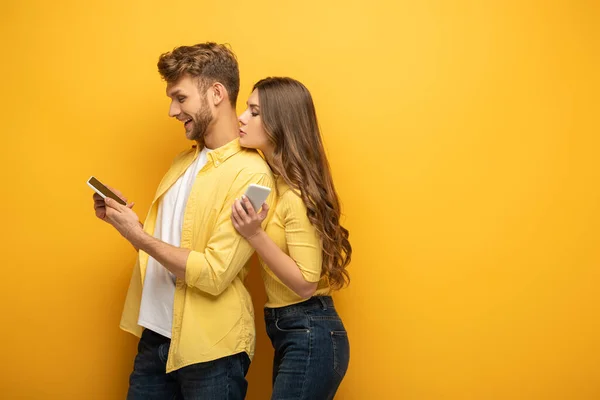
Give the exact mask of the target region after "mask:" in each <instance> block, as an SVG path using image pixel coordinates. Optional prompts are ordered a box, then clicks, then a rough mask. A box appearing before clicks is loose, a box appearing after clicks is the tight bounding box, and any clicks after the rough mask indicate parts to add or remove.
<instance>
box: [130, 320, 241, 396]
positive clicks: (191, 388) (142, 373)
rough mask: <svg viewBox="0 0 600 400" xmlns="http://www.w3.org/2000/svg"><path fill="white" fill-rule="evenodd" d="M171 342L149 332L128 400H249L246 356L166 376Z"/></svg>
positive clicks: (137, 360) (140, 348)
mask: <svg viewBox="0 0 600 400" xmlns="http://www.w3.org/2000/svg"><path fill="white" fill-rule="evenodd" d="M170 344H171V340H170V339H169V338H166V337H164V336H162V335H159V334H158V333H156V332H153V331H151V330H150V329H145V330H144V332H143V333H142V338H141V339H140V343H139V344H138V354H137V356H136V357H135V362H134V365H133V372H132V373H131V376H130V377H129V392H128V393H127V400H175V399H177V400H179V399H185V400H188V399H202V400H242V399H244V397H246V389H247V388H248V382H247V381H246V373H247V372H248V367H250V359H249V358H248V355H247V354H246V353H239V354H234V355H232V356H229V357H224V358H219V359H218V360H214V361H209V362H204V363H199V364H192V365H189V366H187V367H183V368H181V369H178V370H176V371H173V372H171V373H168V374H167V373H166V372H165V370H166V365H167V355H168V354H169V346H170Z"/></svg>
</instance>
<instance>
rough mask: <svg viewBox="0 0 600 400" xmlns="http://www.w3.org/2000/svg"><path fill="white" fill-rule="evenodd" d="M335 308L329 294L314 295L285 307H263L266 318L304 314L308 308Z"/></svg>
mask: <svg viewBox="0 0 600 400" xmlns="http://www.w3.org/2000/svg"><path fill="white" fill-rule="evenodd" d="M328 308H331V309H335V307H334V305H333V299H332V298H331V296H314V297H311V298H310V299H308V300H306V301H303V302H302V303H297V304H292V305H289V306H285V307H277V308H267V307H265V317H266V318H281V317H284V316H290V315H295V314H304V312H305V311H310V310H327V309H328Z"/></svg>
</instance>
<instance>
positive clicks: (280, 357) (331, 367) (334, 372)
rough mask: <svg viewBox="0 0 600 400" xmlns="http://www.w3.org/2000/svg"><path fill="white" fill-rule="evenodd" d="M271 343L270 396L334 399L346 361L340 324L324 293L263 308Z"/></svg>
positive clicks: (346, 347)
mask: <svg viewBox="0 0 600 400" xmlns="http://www.w3.org/2000/svg"><path fill="white" fill-rule="evenodd" d="M265 322H266V324H267V334H268V335H269V338H270V339H271V343H272V344H273V348H274V349H275V359H274V360H273V395H272V397H271V399H272V400H284V399H285V400H328V399H333V397H334V396H335V392H336V391H337V389H338V387H339V385H340V383H341V382H342V378H343V377H344V375H345V374H346V370H347V369H348V362H349V361H350V344H349V342H348V334H347V333H346V329H345V328H344V324H343V323H342V320H341V319H340V317H339V315H338V314H337V312H336V311H335V308H334V306H333V299H332V298H331V297H329V296H316V297H313V298H311V299H309V300H307V301H305V302H302V303H299V304H293V305H291V306H286V307H280V308H265Z"/></svg>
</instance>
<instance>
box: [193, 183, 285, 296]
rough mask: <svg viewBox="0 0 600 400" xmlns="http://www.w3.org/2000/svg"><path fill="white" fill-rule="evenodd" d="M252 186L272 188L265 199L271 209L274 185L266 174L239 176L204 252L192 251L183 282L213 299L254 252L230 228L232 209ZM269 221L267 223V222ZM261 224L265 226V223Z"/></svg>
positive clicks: (246, 242)
mask: <svg viewBox="0 0 600 400" xmlns="http://www.w3.org/2000/svg"><path fill="white" fill-rule="evenodd" d="M251 183H255V184H258V185H262V186H267V187H270V188H271V194H270V195H269V198H268V199H267V204H268V205H269V207H270V206H271V205H273V199H274V193H275V190H274V189H275V185H274V182H273V179H272V178H271V177H270V176H269V175H267V174H250V175H248V174H240V175H238V177H237V178H236V180H235V181H234V183H233V184H232V187H231V190H230V191H229V194H228V197H227V199H226V200H225V204H224V205H223V208H222V210H221V212H220V214H219V216H218V217H217V223H216V226H215V230H214V232H213V234H212V236H211V237H210V239H209V241H208V244H207V246H206V249H205V250H204V252H198V251H191V252H190V254H189V256H188V259H187V263H186V268H185V282H186V284H187V285H188V286H192V287H195V288H197V289H199V290H202V291H204V292H206V293H209V294H212V295H215V296H216V295H219V294H221V293H222V292H223V291H224V290H225V289H226V288H227V287H228V286H229V285H230V284H231V282H232V281H233V280H234V279H235V277H236V276H237V275H238V274H239V273H240V271H241V270H242V268H243V267H244V265H245V264H246V262H247V261H248V259H249V258H250V256H251V255H252V253H254V249H253V248H252V246H250V244H249V243H248V241H247V240H245V239H244V238H243V237H242V236H241V235H240V234H239V233H238V232H237V231H236V229H235V228H234V227H233V224H232V222H231V206H232V205H233V202H234V200H235V199H236V198H238V199H239V198H241V197H242V195H243V194H244V192H245V191H246V188H247V187H248V185H250V184H251ZM267 220H268V219H267ZM267 220H265V222H263V223H266V221H267Z"/></svg>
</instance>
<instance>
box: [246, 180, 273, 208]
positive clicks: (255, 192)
mask: <svg viewBox="0 0 600 400" xmlns="http://www.w3.org/2000/svg"><path fill="white" fill-rule="evenodd" d="M269 193H271V188H268V187H266V186H261V185H255V184H254V183H251V184H250V185H249V186H248V189H246V193H245V195H246V197H247V198H248V200H250V203H251V204H252V207H254V211H258V210H260V207H261V206H262V205H263V203H264V202H265V200H267V197H269ZM241 204H242V207H244V202H241ZM244 210H246V207H244ZM246 211H248V210H246Z"/></svg>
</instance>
